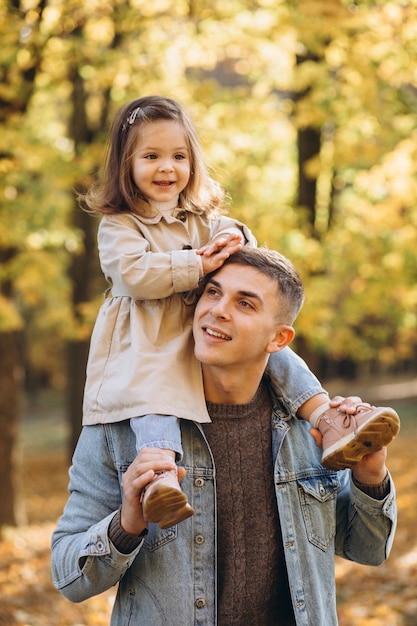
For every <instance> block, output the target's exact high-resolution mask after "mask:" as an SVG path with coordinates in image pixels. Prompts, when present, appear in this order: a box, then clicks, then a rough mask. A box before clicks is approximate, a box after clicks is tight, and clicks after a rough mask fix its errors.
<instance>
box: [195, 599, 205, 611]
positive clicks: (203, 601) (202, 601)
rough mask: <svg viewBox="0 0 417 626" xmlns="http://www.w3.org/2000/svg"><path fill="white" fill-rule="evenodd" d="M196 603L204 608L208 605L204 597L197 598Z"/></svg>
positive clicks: (198, 606)
mask: <svg viewBox="0 0 417 626" xmlns="http://www.w3.org/2000/svg"><path fill="white" fill-rule="evenodd" d="M195 605H196V607H197V608H198V609H204V607H205V606H206V601H205V600H204V598H197V600H196V601H195Z"/></svg>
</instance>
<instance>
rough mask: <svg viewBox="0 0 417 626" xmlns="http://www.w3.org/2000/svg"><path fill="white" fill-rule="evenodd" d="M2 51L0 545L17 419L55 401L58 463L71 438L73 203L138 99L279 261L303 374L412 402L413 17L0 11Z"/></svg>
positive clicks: (89, 317) (84, 331)
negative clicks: (287, 281) (186, 143)
mask: <svg viewBox="0 0 417 626" xmlns="http://www.w3.org/2000/svg"><path fill="white" fill-rule="evenodd" d="M0 42H1V47H0V72H1V82H0V125H1V133H0V476H1V481H0V502H1V507H0V528H1V527H10V526H15V525H16V524H19V522H21V520H22V519H24V516H23V515H22V514H21V509H22V507H21V500H22V497H21V495H22V494H21V489H20V488H19V476H20V474H21V465H22V463H19V460H18V459H19V454H18V452H19V445H18V443H19V434H20V430H21V423H22V421H23V420H22V419H21V417H22V414H23V409H25V411H26V414H27V415H28V416H29V417H30V414H31V407H32V406H33V407H34V406H36V402H37V399H38V398H39V396H40V395H42V394H44V393H45V392H47V393H49V394H52V396H53V398H54V399H56V398H59V399H60V411H59V415H60V416H61V417H62V419H63V420H66V426H65V427H66V428H67V427H68V432H67V438H66V442H67V443H66V448H67V454H68V458H69V455H70V453H71V451H72V449H73V446H74V443H75V441H76V438H77V436H78V433H79V429H80V424H81V404H82V391H83V385H84V376H85V362H86V357H87V352H88V345H89V338H90V334H91V330H92V325H93V323H94V319H95V316H96V313H97V310H98V307H99V306H100V303H101V301H102V294H103V292H104V290H105V288H106V285H105V284H104V280H103V278H102V276H101V273H100V270H99V267H98V259H97V251H96V241H95V236H96V228H97V221H96V220H95V219H94V218H92V217H90V216H88V215H87V214H86V213H84V212H83V211H81V209H80V207H79V206H78V204H77V202H76V199H75V191H76V190H77V189H78V190H81V189H85V188H86V187H87V186H88V185H89V184H90V183H91V182H92V180H93V178H94V176H95V175H96V173H97V171H98V170H99V169H100V167H101V165H102V162H103V155H104V144H105V140H106V136H107V132H108V128H109V123H110V120H111V119H112V116H113V114H114V112H115V111H116V110H117V109H118V108H119V107H120V106H121V105H123V104H125V103H126V102H128V101H129V100H131V99H132V98H135V97H137V96H142V95H149V94H162V95H166V96H169V97H173V98H174V99H176V100H178V101H180V102H181V103H182V104H183V105H184V106H185V107H186V108H187V109H188V110H189V112H190V113H191V115H192V117H193V119H194V121H195V123H196V126H197V128H198V131H199V135H200V138H201V140H202V143H203V146H204V150H205V153H206V155H207V157H208V161H209V164H210V165H211V167H212V169H213V176H214V177H215V178H216V179H218V180H219V181H220V182H221V183H222V184H223V185H224V187H225V188H226V190H227V192H228V193H229V194H230V197H231V199H232V203H231V208H230V213H231V214H232V215H234V216H236V217H237V218H239V219H241V220H242V221H244V222H246V223H247V224H248V225H249V226H250V227H251V229H252V230H253V232H254V234H255V236H256V237H257V239H258V242H259V243H260V244H266V245H268V246H269V247H272V248H276V249H278V250H280V251H282V252H283V253H284V254H286V255H287V256H289V257H290V258H291V259H292V260H293V261H294V263H295V265H296V267H297V268H298V269H299V271H300V273H301V274H302V276H303V279H304V282H305V286H306V303H305V305H304V308H303V311H302V313H301V315H300V317H299V318H298V320H297V323H296V331H297V339H296V344H295V347H296V349H297V351H298V352H299V353H300V354H301V355H302V356H303V357H304V358H305V359H306V361H307V362H308V364H309V365H310V367H311V368H312V369H313V370H314V371H315V372H316V373H317V375H318V376H319V377H320V378H321V379H322V380H324V381H332V380H335V379H337V380H340V379H346V378H348V379H350V380H351V381H354V380H355V381H363V380H364V379H367V380H368V379H369V378H372V377H381V376H383V377H385V378H386V379H387V380H391V381H392V380H393V379H396V378H397V377H400V378H401V380H406V381H409V382H410V381H411V383H410V384H411V387H410V384H408V387H407V389H409V390H410V389H412V391H410V392H409V395H412V396H413V395H414V396H417V391H415V390H416V387H417V384H414V383H413V381H414V379H415V376H416V353H417V281H416V277H417V256H416V245H417V208H416V204H417V203H416V200H417V171H416V170H417V158H416V157H417V124H416V122H417V97H416V96H417V3H416V2H415V1H412V2H409V1H406V0H396V1H391V2H390V1H388V2H385V1H382V0H380V1H377V2H368V1H365V0H363V1H362V0H357V1H353V0H352V1H349V0H326V2H323V1H321V0H299V1H291V0H258V1H255V0H253V1H250V0H228V1H227V2H225V1H224V0H212V1H210V2H207V1H204V0H153V1H152V2H149V1H148V0H65V1H64V0H21V1H19V0H11V1H6V0H0ZM353 387H354V385H353V382H352V385H351V388H353ZM365 391H366V390H365ZM42 397H43V396H42Z"/></svg>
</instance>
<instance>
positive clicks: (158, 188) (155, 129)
mask: <svg viewBox="0 0 417 626" xmlns="http://www.w3.org/2000/svg"><path fill="white" fill-rule="evenodd" d="M190 160H191V155H190V151H189V149H188V147H187V142H186V138H185V134H184V130H183V129H182V127H181V125H180V124H179V123H178V122H175V121H171V120H158V121H155V122H149V123H147V124H145V125H144V126H143V127H142V128H141V130H140V135H139V137H138V141H137V144H136V149H135V152H134V154H133V162H132V176H133V180H134V181H135V184H136V186H137V187H138V189H140V191H141V192H142V194H143V195H144V196H145V198H147V199H148V200H149V201H153V202H169V201H170V200H173V199H174V198H175V197H177V196H178V195H179V194H180V192H181V191H183V189H184V188H185V187H186V186H187V184H188V181H189V179H190V172H191V163H190Z"/></svg>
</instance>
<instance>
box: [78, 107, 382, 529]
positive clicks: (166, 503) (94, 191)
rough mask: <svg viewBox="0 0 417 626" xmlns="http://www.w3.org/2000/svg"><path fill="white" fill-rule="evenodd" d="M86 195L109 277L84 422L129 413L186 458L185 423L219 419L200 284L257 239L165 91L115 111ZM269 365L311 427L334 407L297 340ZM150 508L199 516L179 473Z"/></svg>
mask: <svg viewBox="0 0 417 626" xmlns="http://www.w3.org/2000/svg"><path fill="white" fill-rule="evenodd" d="M82 200H83V201H84V202H85V204H86V205H87V208H88V210H89V211H90V212H92V213H95V214H99V215H100V216H102V219H101V222H100V225H99V230H98V248H99V255H100V262H101V267H102V270H103V272H104V275H105V277H106V279H107V280H108V282H109V283H110V285H111V288H110V289H109V291H108V293H107V294H106V295H107V297H106V299H105V301H104V303H103V305H102V307H101V309H100V312H99V314H98V318H97V321H96V324H95V328H94V331H93V335H92V339H91V347H90V355H89V359H88V365H87V380H86V388H85V396H84V419H83V423H84V424H85V425H91V424H97V423H110V422H118V421H122V420H126V419H130V420H131V426H132V429H133V431H134V433H135V436H136V446H137V450H138V451H139V450H140V449H142V448H144V447H157V448H161V449H164V450H165V451H166V454H168V455H170V457H171V458H172V459H173V460H176V461H178V460H180V459H181V457H182V448H181V434H180V420H181V419H187V420H192V421H194V422H199V423H204V422H209V421H210V418H209V416H208V413H207V409H206V403H205V399H204V389H203V383H202V375H201V369H200V366H199V363H198V362H197V361H196V359H195V357H194V350H193V338H192V318H193V312H194V303H195V293H194V291H193V290H195V289H196V288H197V287H198V285H199V281H200V280H201V279H202V278H203V276H205V275H206V274H208V273H209V272H211V271H213V270H214V269H217V268H218V267H220V266H221V265H222V264H223V262H224V260H225V259H226V258H227V257H228V256H229V255H230V254H233V253H234V252H236V251H237V250H239V249H240V248H241V247H242V245H244V244H245V243H248V242H249V243H252V244H254V245H256V242H255V240H254V238H253V236H252V234H251V232H250V231H249V229H248V228H247V227H246V226H244V225H243V224H242V223H240V222H238V221H237V220H232V219H230V218H228V217H225V216H223V215H222V207H223V202H224V194H223V191H222V189H221V188H220V187H219V185H218V184H217V183H216V182H215V181H214V180H213V179H212V178H211V177H210V176H209V174H208V171H207V169H206V166H205V164H204V158H203V155H202V150H201V147H200V144H199V141H198V138H197V135H196V131H195V128H194V126H193V123H192V121H191V119H190V118H189V116H188V114H187V113H186V112H185V111H184V109H183V108H182V107H181V106H180V105H179V104H178V103H176V102H175V101H173V100H170V99H168V98H163V97H159V96H149V97H143V98H138V99H136V100H134V101H133V102H130V103H129V104H128V105H126V106H124V107H123V108H122V109H121V110H120V111H119V112H118V113H117V115H116V117H115V119H114V122H113V124H112V127H111V132H110V140H109V146H108V151H107V159H106V167H105V172H104V177H103V179H102V181H101V182H100V183H99V184H97V185H96V186H94V187H92V188H91V189H90V190H89V191H88V192H87V193H86V194H85V195H84V196H82ZM248 341H250V338H248ZM270 362H271V372H270V373H271V375H272V376H275V377H276V378H277V380H279V386H280V388H281V389H282V393H283V396H284V397H285V398H286V399H287V401H288V403H289V405H290V406H291V408H292V409H293V412H294V413H295V412H297V413H298V415H299V416H300V417H303V418H305V419H308V418H309V417H310V415H311V413H313V412H314V418H315V422H314V424H313V425H314V426H317V423H316V422H317V421H320V419H319V418H322V416H323V415H324V416H327V420H328V416H329V415H331V412H332V410H333V412H334V413H336V410H335V409H330V410H329V398H328V395H327V393H326V392H325V390H324V389H322V387H321V386H320V383H319V382H318V380H317V379H316V378H315V376H313V374H312V373H311V372H310V371H309V370H308V368H307V366H306V365H305V363H304V362H303V361H302V360H301V359H300V358H299V357H298V356H296V355H295V354H294V352H292V351H291V350H290V349H289V348H285V349H284V350H283V351H282V352H280V353H277V354H276V355H274V357H273V358H271V359H270ZM243 375H244V374H243ZM335 405H337V403H336V404H335ZM366 410H367V411H369V409H368V407H366ZM371 412H372V411H371ZM358 415H359V414H358ZM358 415H357V416H355V417H358ZM384 416H385V413H384ZM328 421H329V420H328ZM368 421H369V420H367V422H368ZM327 427H328V424H327ZM351 430H352V429H351ZM348 433H350V431H348ZM343 435H346V432H344V433H343ZM339 436H340V435H338V437H339ZM349 436H350V435H349ZM392 436H393V435H391V438H392ZM378 443H379V444H380V443H381V442H380V441H379V442H378ZM382 445H384V443H383V444H382ZM323 446H324V447H325V444H323ZM366 451H367V452H370V451H373V450H371V449H367V450H366ZM364 453H365V452H364ZM362 456H363V454H362ZM358 460H359V457H358V454H356V459H355V461H354V462H356V461H358ZM339 462H340V459H339ZM143 511H144V516H145V519H147V520H148V521H150V522H156V523H158V524H159V525H160V527H161V528H168V527H170V526H172V525H173V524H176V523H178V522H180V521H182V520H184V519H186V518H187V517H189V516H190V515H193V513H194V510H193V509H192V507H191V506H190V505H189V504H188V502H187V498H186V496H185V494H184V493H183V492H182V490H181V488H180V486H179V482H178V477H177V472H176V471H174V470H173V471H172V472H165V473H162V474H158V475H156V476H155V478H154V480H153V481H152V482H151V483H150V485H149V486H148V488H147V489H146V491H145V493H144V495H143Z"/></svg>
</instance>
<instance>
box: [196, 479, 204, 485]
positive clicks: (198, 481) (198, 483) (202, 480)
mask: <svg viewBox="0 0 417 626" xmlns="http://www.w3.org/2000/svg"><path fill="white" fill-rule="evenodd" d="M194 484H195V486H196V487H203V486H204V478H196V479H195V481H194Z"/></svg>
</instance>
